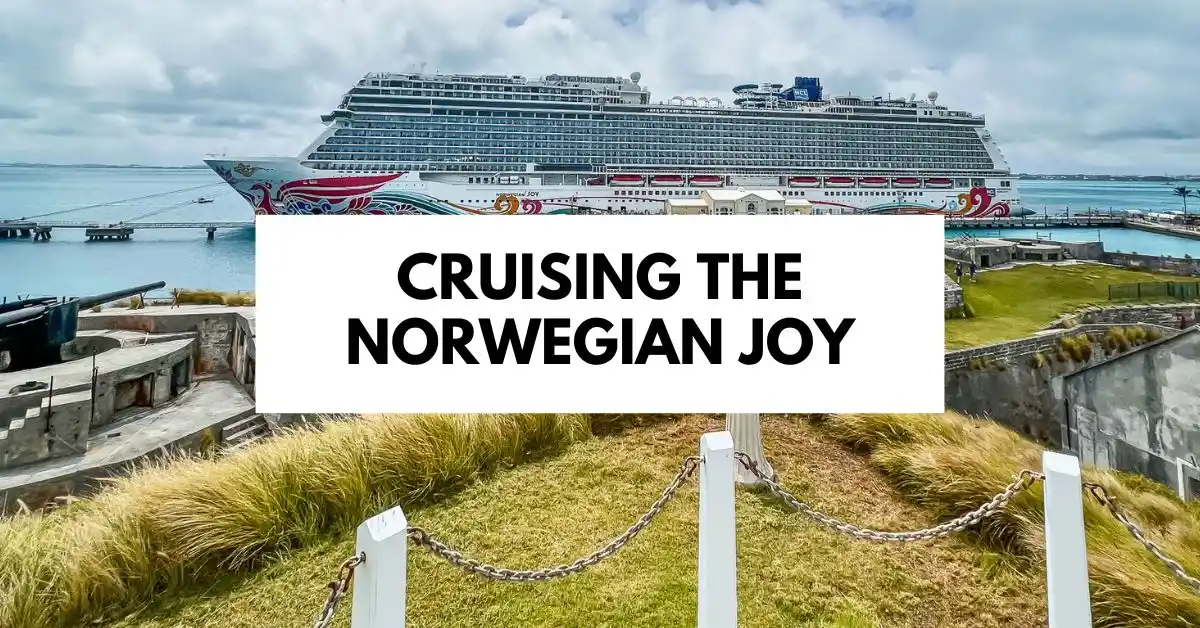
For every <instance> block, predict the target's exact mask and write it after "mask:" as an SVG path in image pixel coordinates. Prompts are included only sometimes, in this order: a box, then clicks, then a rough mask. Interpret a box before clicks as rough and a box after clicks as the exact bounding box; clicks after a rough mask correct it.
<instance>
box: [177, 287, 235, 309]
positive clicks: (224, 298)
mask: <svg viewBox="0 0 1200 628" xmlns="http://www.w3.org/2000/svg"><path fill="white" fill-rule="evenodd" d="M171 297H172V298H173V299H174V301H175V303H177V304H179V305H229V306H242V305H254V293H253V292H219V291H217V290H182V289H178V288H176V289H174V290H172V291H171Z"/></svg>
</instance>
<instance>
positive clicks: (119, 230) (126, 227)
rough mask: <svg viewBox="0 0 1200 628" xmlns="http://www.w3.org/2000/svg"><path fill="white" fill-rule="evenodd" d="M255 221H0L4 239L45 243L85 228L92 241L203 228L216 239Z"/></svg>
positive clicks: (86, 234)
mask: <svg viewBox="0 0 1200 628" xmlns="http://www.w3.org/2000/svg"><path fill="white" fill-rule="evenodd" d="M253 227H254V221H246V222H118V223H111V224H104V223H99V222H72V221H58V220H47V221H42V220H39V221H32V220H7V221H6V220H0V240H8V239H17V238H33V239H34V240H35V241H40V242H45V241H48V240H50V239H51V237H52V234H53V232H54V230H55V229H83V230H84V235H85V237H86V238H87V239H88V241H89V242H97V241H104V240H128V239H130V238H131V237H132V236H133V234H134V232H136V231H140V230H143V229H203V230H204V231H205V233H206V234H207V236H208V239H209V240H212V239H213V238H214V236H215V235H216V232H217V230H218V229H250V228H253Z"/></svg>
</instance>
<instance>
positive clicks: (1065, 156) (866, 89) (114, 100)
mask: <svg viewBox="0 0 1200 628" xmlns="http://www.w3.org/2000/svg"><path fill="white" fill-rule="evenodd" d="M420 63H425V64H426V65H425V69H426V70H427V71H433V70H441V71H444V72H464V73H471V72H480V73H482V72H487V73H504V74H524V75H540V74H548V73H554V72H559V73H578V74H611V75H627V74H628V73H630V72H632V71H635V70H636V71H640V72H641V73H642V76H643V79H642V83H643V84H644V85H647V86H648V87H649V88H650V89H651V90H652V91H653V93H654V94H655V95H656V97H662V98H663V99H666V98H669V97H671V96H675V95H683V96H687V95H694V96H703V95H709V96H720V97H722V98H724V99H725V100H726V102H729V100H730V97H729V96H730V95H729V89H730V88H731V87H732V86H733V85H734V84H736V83H743V82H755V81H767V80H769V81H774V82H781V83H789V82H790V81H791V79H792V77H794V76H796V75H816V76H821V77H822V78H823V82H824V83H825V85H826V87H827V88H828V89H830V91H833V92H836V93H846V92H853V93H855V94H860V95H874V94H881V95H886V94H887V93H891V94H892V95H907V94H909V93H916V94H919V95H924V94H926V93H928V92H929V91H931V90H937V91H938V92H939V93H940V94H941V98H940V102H941V103H942V104H945V105H948V106H951V107H952V108H965V109H969V110H972V111H976V112H982V113H985V114H986V115H987V117H988V126H989V128H990V129H991V130H992V133H993V135H995V137H996V139H997V141H998V142H999V143H1000V147H1001V149H1002V150H1003V151H1004V153H1005V154H1006V156H1007V157H1008V158H1009V160H1010V162H1011V163H1012V166H1013V168H1014V170H1017V171H1027V172H1126V173H1147V174H1162V173H1164V172H1170V173H1172V174H1180V173H1200V1H1198V0H1141V1H1138V2H1126V1H1118V0H1107V1H1103V0H1102V1H1099V2H1097V1H1096V0H0V162H12V161H34V162H46V163H79V162H97V163H143V164H169V165H184V164H194V163H197V162H198V161H199V160H200V159H202V158H203V157H204V156H205V155H206V154H208V153H227V154H228V155H230V156H266V155H295V154H297V153H299V152H300V150H301V149H303V148H304V146H306V145H307V144H308V142H309V141H310V140H312V139H313V138H315V136H316V135H317V133H319V132H320V130H321V126H320V121H319V115H320V114H321V113H325V112H328V111H329V110H330V109H331V108H332V107H333V106H334V105H335V104H336V103H337V102H338V100H339V98H340V97H341V95H342V94H343V93H344V92H345V91H346V90H347V89H348V88H349V87H350V85H351V84H352V83H354V82H355V81H356V80H357V79H358V78H359V77H360V76H361V75H362V74H364V73H366V72H370V71H386V70H394V71H404V70H408V69H411V68H412V67H414V64H420Z"/></svg>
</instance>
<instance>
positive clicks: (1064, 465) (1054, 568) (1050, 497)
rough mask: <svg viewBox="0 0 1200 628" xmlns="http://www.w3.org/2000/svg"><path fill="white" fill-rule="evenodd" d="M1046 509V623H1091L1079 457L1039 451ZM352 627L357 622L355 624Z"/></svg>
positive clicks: (1086, 627) (1063, 627) (1079, 627)
mask: <svg viewBox="0 0 1200 628" xmlns="http://www.w3.org/2000/svg"><path fill="white" fill-rule="evenodd" d="M1042 473H1044V474H1045V476H1046V479H1045V486H1044V487H1043V488H1042V501H1043V502H1045V509H1046V601H1047V606H1048V607H1049V609H1050V626H1049V628H1091V625H1092V602H1091V598H1090V597H1089V593H1088V568H1087V539H1086V538H1085V537H1084V527H1083V485H1082V480H1081V479H1080V474H1079V459H1078V458H1076V457H1075V456H1068V455H1066V454H1060V453H1056V452H1053V451H1046V452H1043V453H1042ZM356 628H357V627H356Z"/></svg>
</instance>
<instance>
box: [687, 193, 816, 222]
mask: <svg viewBox="0 0 1200 628" xmlns="http://www.w3.org/2000/svg"><path fill="white" fill-rule="evenodd" d="M664 204H665V206H666V207H665V213H667V214H673V215H686V214H707V215H716V216H734V215H747V216H754V215H784V214H811V213H813V209H812V204H810V203H809V202H808V201H806V200H803V199H792V198H784V196H783V194H781V193H780V192H778V191H776V190H754V191H747V190H704V191H703V192H701V193H700V198H672V199H667V200H666V201H664Z"/></svg>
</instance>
